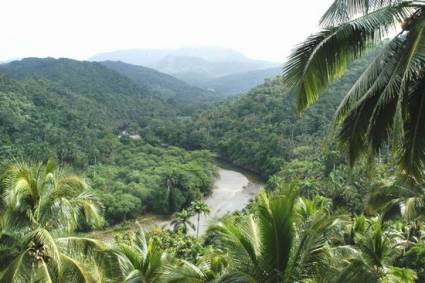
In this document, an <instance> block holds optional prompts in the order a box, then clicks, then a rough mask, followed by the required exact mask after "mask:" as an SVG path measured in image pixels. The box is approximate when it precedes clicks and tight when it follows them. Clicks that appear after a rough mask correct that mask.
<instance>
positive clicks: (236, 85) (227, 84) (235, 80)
mask: <svg viewBox="0 0 425 283" xmlns="http://www.w3.org/2000/svg"><path fill="white" fill-rule="evenodd" d="M281 72H282V68H281V67H276V68H268V69H263V70H255V71H249V72H243V73H236V74H231V75H227V76H223V77H219V78H214V79H212V80H209V81H204V82H201V83H199V85H200V86H201V87H203V88H205V89H208V90H212V91H215V92H218V93H222V94H224V95H236V94H241V93H245V92H248V91H249V90H250V89H252V88H254V87H256V86H258V85H261V84H263V83H264V80H265V79H273V78H274V77H276V76H278V75H279V74H280V73H281Z"/></svg>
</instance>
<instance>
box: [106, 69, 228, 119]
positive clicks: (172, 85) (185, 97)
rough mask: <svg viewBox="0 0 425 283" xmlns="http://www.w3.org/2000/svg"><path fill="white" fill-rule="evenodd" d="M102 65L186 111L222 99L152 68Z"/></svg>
mask: <svg viewBox="0 0 425 283" xmlns="http://www.w3.org/2000/svg"><path fill="white" fill-rule="evenodd" d="M100 64H102V65H103V66H105V67H107V68H109V69H111V70H114V71H116V72H118V73H120V74H121V75H124V76H126V77H128V78H129V79H131V80H132V81H133V82H134V83H136V84H137V85H138V86H140V87H142V88H147V89H149V91H150V92H152V93H154V94H155V95H156V96H158V97H160V98H161V99H163V100H166V101H168V102H170V103H175V104H177V105H178V106H179V109H184V110H186V111H190V110H193V104H200V105H199V106H201V105H203V104H207V103H211V102H214V101H217V100H218V99H219V98H220V97H219V96H218V95H217V94H216V93H214V92H209V91H205V90H203V89H200V88H197V87H193V86H191V85H189V84H187V83H186V82H184V81H181V80H179V79H177V78H175V77H173V76H171V75H168V74H165V73H161V72H158V71H156V70H154V69H151V68H146V67H143V66H136V65H131V64H126V63H123V62H119V61H104V62H100Z"/></svg>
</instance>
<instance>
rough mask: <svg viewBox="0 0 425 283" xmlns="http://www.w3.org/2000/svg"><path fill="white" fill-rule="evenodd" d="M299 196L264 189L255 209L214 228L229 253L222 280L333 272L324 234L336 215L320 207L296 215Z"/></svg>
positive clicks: (260, 279)
mask: <svg viewBox="0 0 425 283" xmlns="http://www.w3.org/2000/svg"><path fill="white" fill-rule="evenodd" d="M295 200H296V194H295V192H294V191H293V189H292V188H291V189H290V190H289V191H287V192H285V193H283V192H282V191H279V192H277V193H274V194H267V193H265V192H262V193H260V194H259V196H258V203H257V206H256V210H255V213H254V214H250V215H246V216H242V217H240V218H234V217H228V218H226V219H224V220H223V221H222V222H220V223H218V224H216V225H214V226H212V227H211V228H210V230H209V233H211V234H212V235H216V238H217V240H216V245H217V246H218V247H219V248H221V249H222V250H224V251H226V252H227V254H228V256H229V258H230V263H229V267H228V268H227V270H226V272H225V274H224V275H222V276H221V280H222V282H300V281H303V280H308V279H312V280H315V279H317V280H319V279H324V276H327V275H329V274H331V270H329V266H330V265H329V264H328V263H329V262H330V249H329V247H328V244H327V239H326V238H327V235H328V233H329V232H330V230H331V227H332V219H331V217H330V216H328V215H327V214H326V213H324V212H323V211H322V210H320V209H318V210H317V211H316V213H314V214H313V215H311V216H310V217H306V218H304V217H303V216H298V215H297V214H296V209H295ZM298 217H299V219H301V218H302V219H303V221H300V222H297V221H296V219H297V218H298Z"/></svg>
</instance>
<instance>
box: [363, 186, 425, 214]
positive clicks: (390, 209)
mask: <svg viewBox="0 0 425 283" xmlns="http://www.w3.org/2000/svg"><path fill="white" fill-rule="evenodd" d="M367 208H368V211H369V213H377V212H378V213H381V214H382V215H383V217H384V219H385V220H386V219H388V218H391V217H394V216H403V217H404V218H405V219H406V221H408V222H415V221H416V220H418V219H420V218H422V219H423V218H424V217H425V190H424V188H423V185H422V184H408V183H407V184H406V182H402V181H400V180H398V179H396V178H390V179H386V180H383V181H382V182H381V183H380V184H378V185H376V186H374V187H372V189H371V191H370V192H369V194H368V197H367Z"/></svg>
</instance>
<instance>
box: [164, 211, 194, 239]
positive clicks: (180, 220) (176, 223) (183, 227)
mask: <svg viewBox="0 0 425 283" xmlns="http://www.w3.org/2000/svg"><path fill="white" fill-rule="evenodd" d="M192 216H193V214H192V213H191V212H189V211H188V210H186V209H183V210H182V211H180V212H177V213H176V218H175V219H173V221H171V223H170V224H171V226H173V231H174V232H179V231H181V232H183V233H184V234H186V233H187V231H188V228H191V229H192V230H195V224H193V223H192V222H191V221H190V218H191V217H192Z"/></svg>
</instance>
